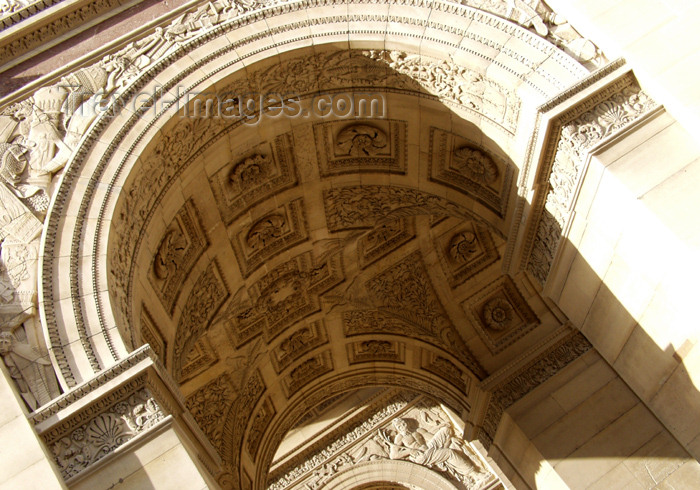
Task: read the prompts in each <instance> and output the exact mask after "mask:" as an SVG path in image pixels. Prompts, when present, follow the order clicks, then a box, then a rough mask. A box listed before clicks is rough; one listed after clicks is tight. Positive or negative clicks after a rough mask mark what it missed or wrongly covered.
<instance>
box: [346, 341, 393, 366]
mask: <svg viewBox="0 0 700 490" xmlns="http://www.w3.org/2000/svg"><path fill="white" fill-rule="evenodd" d="M347 352H348V363H349V364H359V363H361V362H376V361H386V362H398V363H403V362H405V360H406V344H405V343H403V342H398V341H395V340H393V341H389V340H363V341H360V342H352V343H350V344H347Z"/></svg>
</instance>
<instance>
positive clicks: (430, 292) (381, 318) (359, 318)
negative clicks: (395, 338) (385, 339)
mask: <svg viewBox="0 0 700 490" xmlns="http://www.w3.org/2000/svg"><path fill="white" fill-rule="evenodd" d="M365 288H366V292H367V295H368V296H367V297H365V298H362V299H361V301H355V302H354V303H356V304H357V306H360V305H364V308H363V309H359V310H348V311H345V312H343V325H344V329H345V334H346V335H347V336H353V335H361V334H371V333H372V334H377V333H388V334H400V335H407V336H409V337H413V338H417V339H420V340H423V341H425V342H428V343H431V344H433V345H436V346H439V347H441V348H443V349H446V350H447V351H448V352H450V353H452V354H453V355H454V356H455V357H456V358H457V359H459V360H460V361H461V362H462V363H464V365H465V366H468V368H469V369H470V370H471V372H472V373H473V374H474V375H475V376H477V377H478V378H481V377H483V376H484V375H485V372H484V370H483V368H482V367H481V365H480V364H479V363H478V361H477V360H476V359H475V358H474V357H473V355H472V354H471V352H470V351H469V348H468V347H467V346H466V344H465V343H464V341H463V340H462V337H461V336H460V335H459V333H458V332H457V330H456V328H455V327H454V325H453V324H452V322H451V321H450V319H449V317H448V316H447V313H446V312H445V310H444V308H443V306H442V304H441V303H440V300H439V298H438V296H437V294H436V293H435V289H434V287H433V285H432V283H431V282H430V277H429V275H428V273H427V271H426V268H425V264H424V263H423V259H422V257H421V255H420V252H414V253H412V254H410V255H408V256H407V257H406V258H404V259H403V260H401V261H400V262H398V263H396V264H394V265H393V266H391V267H389V268H388V269H386V270H384V271H383V272H381V273H379V274H377V275H376V276H375V277H374V278H372V279H370V280H369V281H367V283H366V284H365ZM351 304H352V303H351ZM372 306H373V307H372Z"/></svg>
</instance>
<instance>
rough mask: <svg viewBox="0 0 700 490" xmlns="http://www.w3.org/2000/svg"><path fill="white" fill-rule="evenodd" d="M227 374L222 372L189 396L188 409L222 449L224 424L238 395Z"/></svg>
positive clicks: (218, 447)
mask: <svg viewBox="0 0 700 490" xmlns="http://www.w3.org/2000/svg"><path fill="white" fill-rule="evenodd" d="M236 394H237V393H236V391H235V390H234V388H233V386H232V385H231V382H230V380H229V378H228V375H227V374H225V373H224V374H221V375H219V376H218V377H216V378H215V379H213V380H212V381H210V382H209V383H207V384H206V385H204V386H203V387H202V388H200V389H198V390H197V391H195V392H194V393H192V394H191V395H190V396H188V397H187V409H188V410H189V411H190V413H191V414H192V416H193V417H194V419H195V420H196V421H197V425H199V428H200V429H202V431H203V432H204V434H205V435H206V436H207V438H208V439H209V441H210V442H211V443H212V445H213V446H214V447H215V448H217V449H218V450H221V446H222V444H223V442H222V437H223V425H224V417H225V414H227V413H228V411H229V408H230V406H231V404H232V403H233V400H234V399H235V397H236Z"/></svg>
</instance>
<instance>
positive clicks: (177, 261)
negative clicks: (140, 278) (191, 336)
mask: <svg viewBox="0 0 700 490" xmlns="http://www.w3.org/2000/svg"><path fill="white" fill-rule="evenodd" d="M207 245H208V243H207V237H206V235H205V233H204V230H203V229H202V225H201V223H200V221H199V217H198V215H197V209H196V207H195V205H194V202H193V201H192V200H189V201H187V202H185V204H184V205H183V206H182V207H181V208H180V210H179V211H178V212H177V214H176V215H175V218H173V220H172V221H171V222H170V224H169V225H168V227H167V228H166V230H165V233H164V234H163V238H161V240H160V243H159V244H158V248H157V249H156V253H155V256H154V257H153V263H152V265H151V267H150V268H149V270H148V281H149V282H150V284H151V285H152V286H153V289H154V291H155V292H156V294H157V296H158V299H159V300H160V301H161V303H162V304H163V307H164V308H165V311H167V312H168V313H169V314H170V315H172V314H173V311H174V309H175V302H176V301H177V298H178V295H179V294H180V290H181V286H182V283H183V281H184V280H185V279H186V278H187V275H188V274H189V273H190V271H191V270H192V268H193V267H194V265H195V263H196V262H197V259H199V257H201V255H202V253H204V250H205V249H206V248H207Z"/></svg>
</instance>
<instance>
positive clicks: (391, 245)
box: [357, 217, 416, 269]
mask: <svg viewBox="0 0 700 490" xmlns="http://www.w3.org/2000/svg"><path fill="white" fill-rule="evenodd" d="M415 237H416V221H415V218H414V217H406V218H400V219H395V220H389V221H386V222H384V223H380V224H378V225H377V226H375V227H374V228H372V230H370V231H368V232H367V233H366V234H364V235H362V236H361V237H360V239H359V240H358V241H357V255H358V261H359V264H360V267H361V268H362V269H364V268H366V267H367V266H368V265H370V264H372V263H374V262H376V261H377V260H379V259H381V258H382V257H384V256H386V255H388V254H389V253H391V252H393V251H394V250H396V249H398V248H399V247H401V245H403V244H405V243H408V242H409V241H411V240H412V239H414V238H415Z"/></svg>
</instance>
